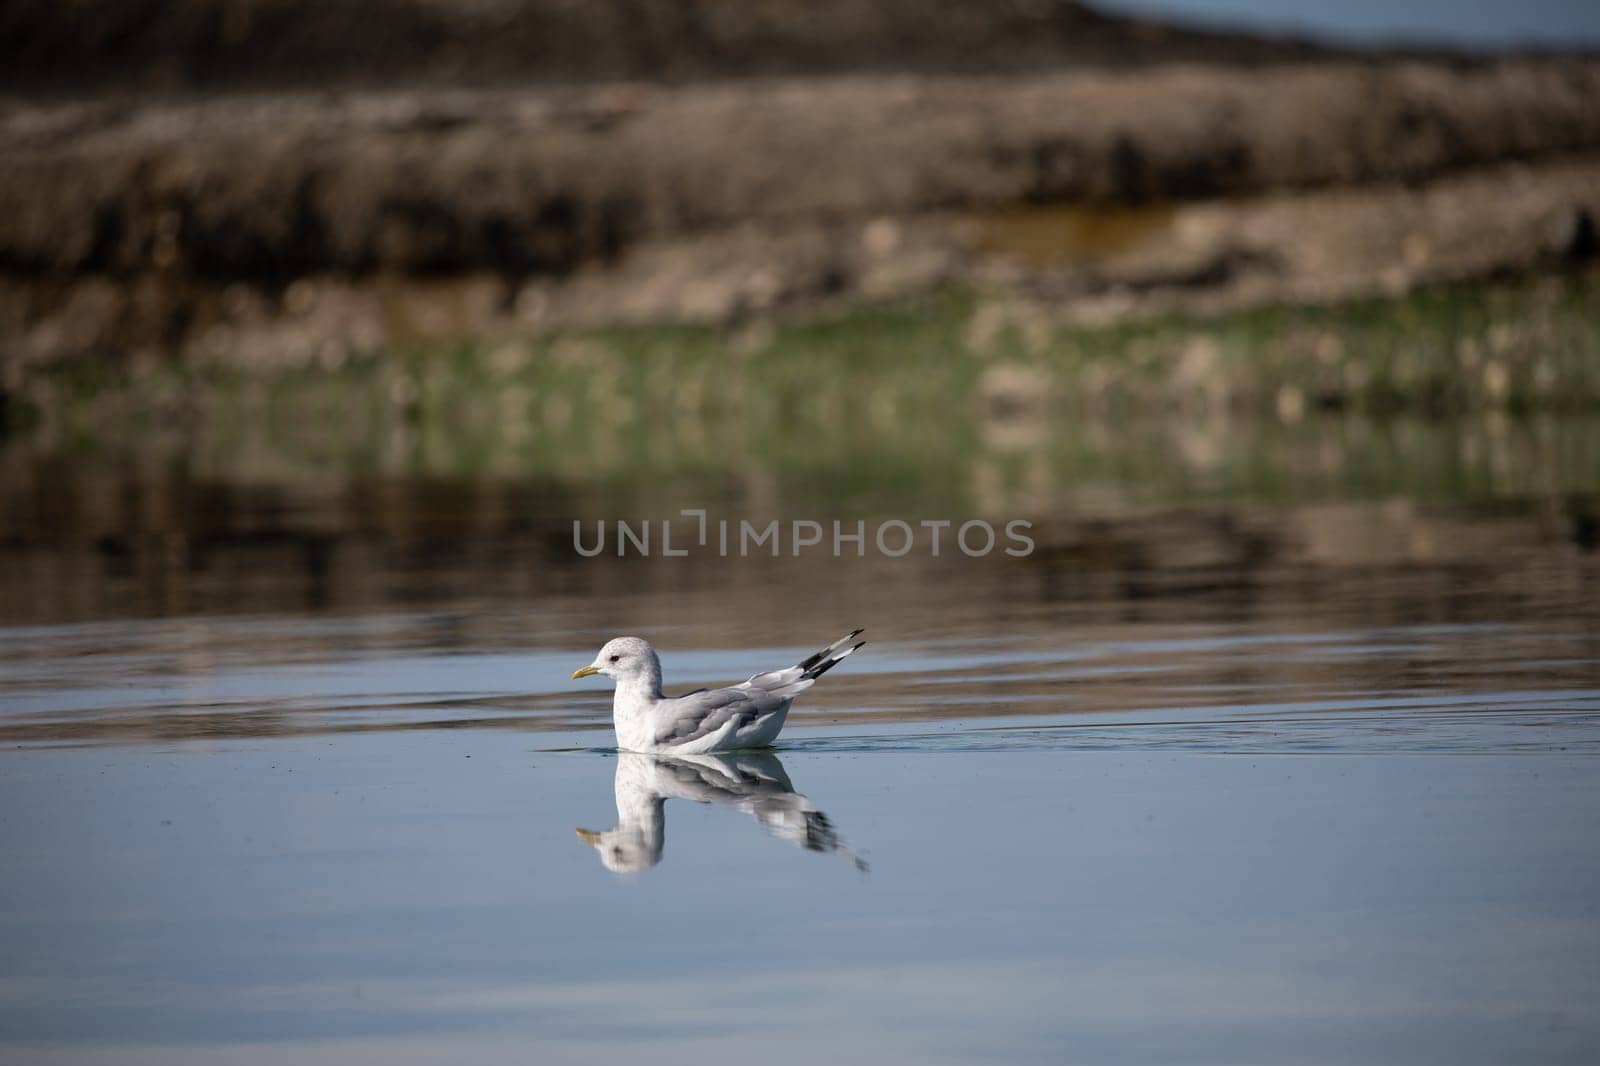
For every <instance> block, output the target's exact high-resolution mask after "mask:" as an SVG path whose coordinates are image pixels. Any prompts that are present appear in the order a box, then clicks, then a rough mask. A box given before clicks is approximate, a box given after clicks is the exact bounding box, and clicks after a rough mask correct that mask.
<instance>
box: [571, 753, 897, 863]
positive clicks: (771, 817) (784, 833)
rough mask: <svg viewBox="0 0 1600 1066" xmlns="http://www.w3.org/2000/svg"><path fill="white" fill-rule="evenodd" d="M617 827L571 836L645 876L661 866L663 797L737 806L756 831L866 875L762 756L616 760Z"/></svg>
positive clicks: (824, 819)
mask: <svg viewBox="0 0 1600 1066" xmlns="http://www.w3.org/2000/svg"><path fill="white" fill-rule="evenodd" d="M615 790H616V795H617V824H616V825H615V826H614V827H613V828H611V829H607V830H605V831H604V832H597V831H595V830H593V829H579V830H578V836H579V837H581V838H582V839H583V841H584V843H586V844H589V845H591V846H592V847H593V848H594V849H595V851H597V852H599V853H600V861H601V862H602V863H604V864H605V867H606V869H608V870H613V871H615V872H617V873H636V872H639V871H642V870H648V869H649V868H650V867H652V866H654V865H655V864H656V863H658V862H660V861H661V852H662V848H663V847H664V846H665V843H666V829H667V823H666V813H665V808H666V802H667V800H669V799H686V800H694V801H695V802H697V803H720V804H726V805H728V806H730V807H736V808H738V809H739V810H741V811H744V812H745V813H746V814H748V815H750V816H751V817H753V818H755V820H756V821H758V822H760V823H761V826H762V828H763V829H765V830H766V831H767V832H769V833H771V834H772V835H773V836H775V837H778V838H780V839H782V840H788V841H791V842H792V843H795V844H798V845H799V846H800V847H802V848H805V849H806V850H807V851H818V852H822V853H824V854H829V855H838V856H840V857H842V858H844V859H845V860H846V861H848V862H849V863H850V864H851V865H853V866H854V867H855V868H856V869H858V870H860V871H861V872H863V873H865V872H866V869H867V864H866V863H865V862H864V861H862V860H861V859H860V858H859V857H858V856H857V855H856V853H855V852H853V851H851V850H850V849H849V848H847V847H845V845H844V841H842V840H840V839H839V834H838V832H837V831H836V830H835V829H834V828H833V823H832V822H830V821H829V820H828V816H827V815H826V814H823V813H822V812H821V811H819V810H817V808H816V806H815V805H814V804H813V803H812V802H811V801H810V800H809V799H807V798H806V797H805V796H802V795H801V794H800V793H798V792H796V791H795V790H794V785H793V784H792V783H790V781H789V775H788V774H787V773H785V772H784V769H783V763H781V762H779V761H778V757H777V756H776V755H772V754H769V753H767V752H730V753H727V754H722V755H640V754H635V753H633V752H621V753H619V754H618V755H617V776H616V782H615Z"/></svg>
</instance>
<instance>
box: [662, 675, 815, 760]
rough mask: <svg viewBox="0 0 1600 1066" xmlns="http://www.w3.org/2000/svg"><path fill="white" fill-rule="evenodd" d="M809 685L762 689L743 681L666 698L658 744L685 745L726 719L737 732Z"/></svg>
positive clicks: (726, 722) (719, 727)
mask: <svg viewBox="0 0 1600 1066" xmlns="http://www.w3.org/2000/svg"><path fill="white" fill-rule="evenodd" d="M810 687H811V681H810V680H809V679H807V680H803V681H797V682H794V683H790V684H783V685H777V686H774V687H772V688H762V687H760V686H757V685H754V684H752V683H751V682H750V681H746V682H745V683H744V684H742V685H734V686H732V687H730V688H714V689H709V690H707V691H704V692H691V693H689V694H688V695H687V696H679V697H678V698H677V699H675V700H665V701H663V703H662V705H661V709H660V711H659V712H658V718H657V723H656V743H657V744H687V743H688V742H690V741H691V740H699V739H700V738H701V737H705V736H710V735H711V734H712V733H715V732H717V731H718V730H719V729H722V728H723V727H724V726H726V725H727V724H728V723H729V722H732V723H734V725H733V730H734V732H738V731H739V730H741V729H744V728H745V727H747V726H750V725H754V724H755V723H756V722H759V721H760V720H761V719H763V718H765V717H766V716H767V715H769V714H776V713H777V712H778V711H781V710H783V708H784V706H785V705H786V704H787V703H788V702H789V701H790V700H792V699H794V698H795V697H796V696H798V695H799V694H800V693H802V692H804V691H805V690H806V689H808V688H810Z"/></svg>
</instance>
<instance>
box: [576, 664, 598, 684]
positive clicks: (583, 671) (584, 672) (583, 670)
mask: <svg viewBox="0 0 1600 1066" xmlns="http://www.w3.org/2000/svg"><path fill="white" fill-rule="evenodd" d="M599 672H600V671H599V670H596V669H595V668H594V667H592V666H580V667H578V668H577V669H576V670H574V671H572V680H574V681H576V680H578V678H580V677H588V676H589V675H590V674H598V673H599Z"/></svg>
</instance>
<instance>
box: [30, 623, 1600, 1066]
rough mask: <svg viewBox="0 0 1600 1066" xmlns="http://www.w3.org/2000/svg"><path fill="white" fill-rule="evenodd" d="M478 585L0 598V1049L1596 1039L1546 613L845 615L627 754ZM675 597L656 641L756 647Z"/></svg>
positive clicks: (1556, 635)
mask: <svg viewBox="0 0 1600 1066" xmlns="http://www.w3.org/2000/svg"><path fill="white" fill-rule="evenodd" d="M505 621H506V622H507V628H509V629H511V630H513V631H516V632H518V633H521V634H523V635H524V637H525V639H526V640H527V642H528V644H529V645H530V648H529V650H526V651H523V652H517V651H514V650H508V649H506V648H504V647H501V646H500V645H499V642H498V639H494V640H483V641H475V640H467V641H466V642H465V646H461V644H460V643H459V642H457V643H454V644H453V645H452V646H450V647H441V646H438V645H437V643H436V641H435V640H432V639H430V637H429V634H434V635H437V634H439V633H441V632H445V631H447V630H446V628H443V627H441V624H440V619H439V618H437V617H434V616H430V615H427V614H425V613H419V614H414V615H404V614H401V615H380V616H343V617H324V618H304V619H296V618H293V617H286V618H275V619H274V618H235V619H226V618H222V619H209V620H206V621H205V622H204V623H203V624H200V623H198V622H195V621H184V620H178V621H173V622H163V621H149V622H128V623H116V624H111V623H105V624H99V625H95V626H89V627H84V626H58V627H33V628H30V629H26V630H10V631H0V742H3V748H0V849H3V853H4V855H5V856H6V860H5V868H4V869H5V873H4V876H3V877H0V1059H3V1061H5V1062H6V1063H8V1064H13V1063H15V1064H30V1063H47V1064H55V1063H74V1064H77V1063H102V1062H103V1063H118V1064H124V1063H152V1064H153V1063H184V1062H193V1063H214V1062H229V1063H291V1062H292V1063H301V1062H308V1061H316V1062H328V1061H332V1062H352V1063H353V1062H372V1061H382V1062H402V1063H404V1062H437V1061H441V1060H445V1059H448V1060H450V1061H452V1062H457V1063H477V1062H503V1061H537V1062H568V1061H595V1062H615V1061H618V1060H620V1059H625V1058H627V1057H634V1056H637V1057H648V1059H649V1060H650V1061H651V1062H653V1063H679V1062H681V1063H702V1062H705V1061H708V1060H709V1061H729V1060H734V1059H755V1060H758V1061H761V1062H765V1063H797V1064H798V1063H815V1062H817V1061H829V1060H832V1061H844V1062H856V1061H872V1062H889V1063H898V1062H904V1063H921V1062H929V1061H938V1062H993V1061H1006V1062H1032V1061H1041V1060H1048V1061H1066V1062H1081V1063H1154V1062H1186V1063H1230V1064H1236V1063H1263V1064H1267V1063H1272V1064H1276V1063H1284V1062H1303V1063H1370V1062H1385V1063H1449V1064H1452V1066H1459V1064H1472V1063H1482V1064H1485V1066H1487V1064H1491V1063H1495V1064H1498V1063H1506V1062H1519V1063H1530V1062H1531V1063H1587V1062H1593V1061H1595V1058H1596V1052H1597V1051H1600V1008H1597V1007H1596V1004H1600V849H1597V848H1596V847H1595V846H1594V835H1593V826H1594V825H1595V824H1596V822H1597V819H1600V773H1597V772H1596V770H1597V768H1600V762H1597V756H1600V686H1596V684H1595V683H1594V682H1595V677H1596V673H1597V667H1600V649H1597V648H1596V647H1595V646H1594V641H1593V637H1592V634H1591V633H1590V632H1589V631H1588V630H1587V629H1586V628H1584V627H1582V626H1580V627H1579V628H1575V629H1573V628H1566V627H1564V626H1563V624H1561V623H1558V622H1551V623H1549V624H1543V625H1541V624H1535V623H1530V622H1524V623H1521V624H1517V625H1510V624H1507V625H1488V624H1475V625H1443V626H1441V625H1427V624H1417V625H1409V626H1408V625H1389V626H1383V627H1366V628H1353V629H1328V628H1321V629H1306V630H1302V631H1293V630H1285V629H1284V628H1283V627H1281V626H1258V625H1237V624H1234V625H1185V626H1172V625H1167V624H1157V623H1130V624H1127V625H1123V626H1113V627H1101V626H1097V627H1094V628H1093V629H1092V630H1074V629H1072V628H1070V627H1069V628H1068V629H1066V630H1062V631H1052V630H1032V629H1029V628H1027V627H1023V628H1022V629H1020V630H1009V631H1008V630H1004V629H996V630H994V631H992V632H986V633H983V634H981V635H976V636H973V637H969V638H949V637H941V638H929V639H899V640H897V639H895V638H894V636H893V634H892V633H891V634H885V635H884V636H883V637H882V638H880V639H879V640H878V641H877V642H875V643H874V644H871V645H869V647H868V649H866V650H864V651H863V653H862V654H861V655H859V656H856V657H853V658H852V659H851V660H850V661H849V662H848V663H846V664H844V665H842V666H841V667H840V668H839V669H838V670H837V671H834V672H833V673H831V674H829V676H828V677H827V678H826V679H825V681H826V684H825V685H819V686H818V688H817V690H816V692H815V696H816V697H817V698H816V699H815V700H811V699H810V696H811V694H808V700H809V701H810V702H809V703H807V702H802V704H800V705H799V706H797V709H796V713H795V716H794V719H793V724H792V726H791V728H790V729H789V730H788V731H786V733H785V735H784V737H783V738H782V743H781V744H780V746H779V748H778V750H777V751H776V752H775V753H773V754H772V755H767V756H759V757H752V758H742V759H740V760H720V761H719V760H714V759H713V760H702V761H701V762H700V763H695V764H676V765H674V764H662V763H659V762H658V761H652V760H648V759H644V758H643V757H639V756H626V757H619V756H618V755H616V754H615V753H613V752H612V751H611V750H610V734H609V729H608V722H607V704H606V698H607V697H606V694H605V693H604V692H602V691H598V690H595V689H585V688H582V687H581V686H580V685H579V684H576V683H573V682H571V681H570V680H568V679H567V677H566V675H567V673H568V672H570V667H571V666H572V665H573V664H574V663H581V662H584V661H587V658H588V655H589V654H590V653H591V652H592V647H591V645H592V643H593V640H592V639H591V637H590V635H589V634H587V633H583V634H569V635H567V636H566V637H565V638H563V636H562V634H561V633H560V632H559V631H556V630H554V629H550V628H548V626H549V624H550V620H549V619H548V618H543V617H542V616H541V615H539V614H537V613H533V612H522V613H518V614H515V615H513V616H508V617H507V619H505ZM493 632H499V630H498V629H497V628H496V629H493ZM699 632H700V631H698V630H696V629H695V628H693V627H692V626H691V627H686V628H681V629H673V628H672V627H667V628H665V629H663V630H662V631H661V632H659V633H657V634H656V635H657V636H658V637H659V638H660V639H662V640H663V641H664V642H666V643H668V644H669V645H671V648H670V650H669V652H668V655H667V662H668V669H669V672H671V674H672V676H673V677H675V678H678V679H681V680H682V681H684V682H685V683H688V682H692V681H700V680H717V679H719V678H720V677H723V676H726V675H737V674H739V673H741V672H743V673H748V672H751V670H753V669H754V668H758V667H759V666H762V665H771V664H772V662H775V661H783V660H784V659H786V658H787V657H791V653H795V652H797V651H798V650H799V649H797V648H762V647H726V646H717V645H716V644H715V643H712V642H707V641H705V640H703V638H702V637H700V636H697V634H698V633H699ZM1052 649H1053V650H1052ZM651 790H657V791H654V792H652V791H651ZM656 800H659V801H660V804H659V812H660V816H661V821H660V823H659V828H660V830H661V831H660V833H659V836H658V837H656V838H654V839H653V841H652V840H651V839H647V837H648V834H646V835H645V837H637V836H636V837H633V838H628V839H632V840H633V841H634V844H633V845H630V846H635V847H636V848H637V849H638V850H636V851H634V852H632V853H630V854H627V855H622V856H621V857H620V858H619V857H618V856H617V855H615V854H611V853H608V852H606V851H605V850H604V849H605V848H606V847H607V846H609V845H612V844H615V843H616V842H617V841H618V840H621V839H624V838H623V837H621V836H618V835H617V829H618V828H622V829H627V828H628V827H629V822H630V818H631V817H632V814H631V813H630V812H636V811H638V810H639V809H641V806H642V807H643V808H644V809H646V810H648V809H650V808H651V805H652V803H653V802H654V801H656ZM580 826H581V827H587V828H588V829H590V830H595V831H597V835H594V836H591V837H590V838H589V839H588V840H587V841H586V839H584V838H581V837H580V836H579V835H578V834H576V833H575V832H574V829H575V828H577V827H580ZM604 833H609V834H610V835H603V834H604ZM640 841H643V842H642V843H640ZM608 867H611V868H608ZM619 868H620V869H621V870H622V871H623V872H614V871H616V870H618V869H619Z"/></svg>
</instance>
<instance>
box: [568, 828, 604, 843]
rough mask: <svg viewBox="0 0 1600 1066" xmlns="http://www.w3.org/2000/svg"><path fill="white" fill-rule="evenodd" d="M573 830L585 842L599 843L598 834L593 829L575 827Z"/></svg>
mask: <svg viewBox="0 0 1600 1066" xmlns="http://www.w3.org/2000/svg"><path fill="white" fill-rule="evenodd" d="M574 832H575V833H577V834H578V837H579V839H581V840H582V841H583V842H584V843H585V844H598V843H600V834H599V833H596V832H595V831H594V830H593V829H576V830H574Z"/></svg>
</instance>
